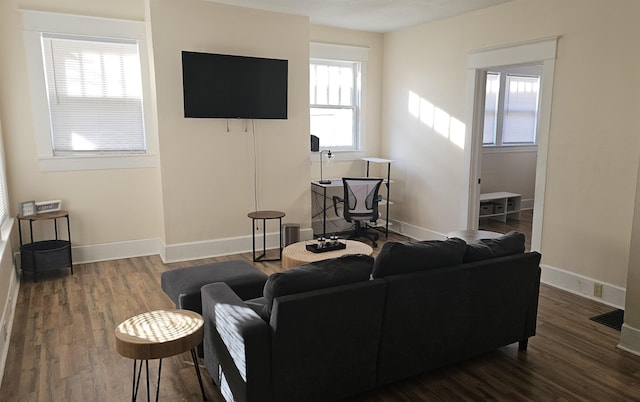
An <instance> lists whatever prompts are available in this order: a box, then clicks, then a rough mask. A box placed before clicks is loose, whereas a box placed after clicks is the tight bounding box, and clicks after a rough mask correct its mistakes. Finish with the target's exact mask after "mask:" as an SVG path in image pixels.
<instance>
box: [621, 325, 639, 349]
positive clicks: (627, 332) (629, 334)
mask: <svg viewBox="0 0 640 402" xmlns="http://www.w3.org/2000/svg"><path fill="white" fill-rule="evenodd" d="M618 349H621V350H624V351H625V352H629V353H632V354H634V355H636V356H640V329H638V328H634V327H632V326H630V325H628V324H626V323H625V324H622V330H621V332H620V343H619V344H618Z"/></svg>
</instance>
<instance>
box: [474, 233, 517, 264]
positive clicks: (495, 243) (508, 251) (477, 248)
mask: <svg viewBox="0 0 640 402" xmlns="http://www.w3.org/2000/svg"><path fill="white" fill-rule="evenodd" d="M524 240H525V238H524V234H522V233H519V232H515V231H511V232H509V233H507V234H505V235H503V236H500V237H496V238H494V239H481V240H478V241H477V242H475V243H470V244H467V248H466V252H465V254H464V262H465V263H467V262H474V261H481V260H486V259H488V258H496V257H506V256H508V255H515V254H522V253H524V250H525V246H524Z"/></svg>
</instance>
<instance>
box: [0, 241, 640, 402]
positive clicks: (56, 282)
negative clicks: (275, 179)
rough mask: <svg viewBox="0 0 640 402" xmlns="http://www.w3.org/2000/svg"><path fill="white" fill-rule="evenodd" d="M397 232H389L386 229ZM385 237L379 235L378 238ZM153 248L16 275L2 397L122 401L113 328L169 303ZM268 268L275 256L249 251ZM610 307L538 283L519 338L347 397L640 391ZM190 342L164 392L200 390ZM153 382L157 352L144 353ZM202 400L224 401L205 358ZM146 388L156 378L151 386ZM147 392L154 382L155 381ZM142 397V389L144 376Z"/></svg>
mask: <svg viewBox="0 0 640 402" xmlns="http://www.w3.org/2000/svg"><path fill="white" fill-rule="evenodd" d="M390 238H391V239H398V237H397V236H395V235H392V236H390ZM381 245H382V242H380V246H379V247H378V249H379V248H380V247H381ZM234 258H241V259H245V260H247V261H249V262H251V254H250V253H247V254H241V255H234V256H226V257H220V258H210V259H205V260H200V261H189V262H182V263H176V264H168V265H165V264H163V263H162V261H161V260H160V258H159V257H158V256H151V257H139V258H129V259H123V260H116V261H107V262H99V263H93V264H82V265H77V266H76V267H75V268H74V272H75V273H74V275H73V276H71V275H69V274H68V272H65V271H62V272H60V273H51V274H48V275H46V276H45V275H43V276H42V278H39V282H38V283H35V284H34V283H33V282H32V281H31V278H30V277H27V278H25V280H24V281H23V282H22V284H21V287H20V294H19V300H18V304H17V307H16V314H15V322H14V324H13V331H12V334H11V344H10V349H9V355H8V358H7V364H6V368H5V373H4V378H3V381H2V386H1V387H0V401H123V400H127V399H129V398H130V397H131V375H132V369H133V362H132V361H131V360H130V359H126V358H124V357H121V356H120V355H119V354H118V353H117V352H116V350H115V339H114V330H115V327H116V326H117V325H118V324H119V323H120V322H121V321H123V320H125V319H127V318H129V317H131V316H133V315H135V314H138V313H142V312H144V311H148V310H154V309H161V308H173V307H174V306H173V304H172V302H171V301H170V300H169V298H168V297H167V296H166V295H165V294H164V293H163V292H162V290H161V288H160V274H161V273H162V272H163V271H165V270H168V269H172V268H176V267H181V266H189V265H193V264H196V263H206V262H213V261H222V260H229V259H234ZM256 266H257V267H258V268H260V269H261V270H263V271H264V272H267V273H272V272H276V271H279V270H281V268H280V263H279V262H268V263H257V264H256ZM610 310H611V308H610V307H608V306H605V305H602V304H599V303H597V302H594V301H592V300H588V299H584V298H581V297H578V296H575V295H572V294H569V293H566V292H563V291H560V290H558V289H555V288H552V287H549V286H545V285H543V286H542V289H541V293H540V307H539V313H538V328H537V335H536V336H535V337H533V338H531V340H530V341H529V348H528V350H527V351H526V352H524V353H522V352H518V350H517V344H514V345H510V346H507V347H504V348H501V349H499V350H496V351H494V352H491V353H489V354H486V355H483V356H479V357H477V358H474V359H471V360H467V361H464V362H461V363H458V364H455V365H451V366H448V367H444V368H441V369H438V370H435V371H432V372H427V373H424V374H422V375H420V376H417V377H414V378H410V379H407V380H404V381H401V382H398V383H396V384H393V385H390V386H387V387H383V388H380V389H376V390H373V391H370V392H366V393H364V394H361V395H357V396H355V397H353V398H350V400H351V401H380V402H382V401H433V400H438V401H454V400H504V401H516V400H525V401H526V400H529V401H549V400H565V401H570V400H571V401H572V400H578V401H630V400H640V357H638V356H634V355H631V354H629V353H626V352H623V351H621V350H619V349H617V348H616V344H617V343H618V340H619V336H620V333H619V332H618V331H616V330H614V329H610V328H608V327H606V326H603V325H601V324H597V323H595V322H593V321H590V320H589V317H591V316H594V315H597V314H600V313H604V312H607V311H610ZM189 361H190V355H189V354H188V353H186V354H183V355H179V356H175V357H172V358H168V359H165V360H163V367H162V380H161V389H160V400H163V401H178V400H182V401H199V400H201V396H200V391H199V386H198V383H197V379H196V375H195V371H194V369H193V365H192V364H189ZM150 369H151V378H152V387H153V384H154V383H155V376H156V375H157V363H156V362H155V361H152V362H151V363H150ZM202 375H203V379H204V381H205V391H206V393H207V396H208V398H209V400H210V401H221V400H222V398H221V396H220V394H219V393H218V391H217V390H216V389H215V388H214V387H213V385H212V382H211V379H210V377H209V375H208V373H207V371H206V370H203V371H202ZM152 389H153V388H152ZM152 393H153V391H152ZM139 398H141V399H146V390H145V389H144V387H143V386H142V385H141V390H140V394H139Z"/></svg>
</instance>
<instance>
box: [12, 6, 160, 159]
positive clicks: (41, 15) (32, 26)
mask: <svg viewBox="0 0 640 402" xmlns="http://www.w3.org/2000/svg"><path fill="white" fill-rule="evenodd" d="M20 11H21V12H22V16H23V30H24V31H23V34H24V43H25V51H26V58H27V73H28V76H29V87H30V92H31V101H32V110H33V122H34V132H35V140H36V141H35V142H36V157H37V159H38V162H39V165H40V170H41V171H67V170H89V169H118V168H147V167H156V166H157V164H158V162H157V149H158V146H157V133H156V126H155V124H154V123H153V119H152V112H151V109H152V105H151V103H152V101H153V99H152V97H151V82H150V66H149V59H148V50H147V44H146V39H145V35H146V29H145V25H144V23H143V22H140V21H129V20H118V19H110V18H100V17H87V16H78V15H71V14H58V13H50V12H42V11H32V10H20ZM43 33H50V34H60V35H75V36H79V37H87V38H90V37H97V38H113V39H114V40H135V41H137V43H138V49H139V56H140V69H141V76H142V99H143V124H144V127H145V129H144V130H145V133H144V136H145V139H144V140H145V143H146V152H144V153H143V154H140V153H137V154H131V153H113V152H105V153H101V152H95V153H86V152H82V153H77V154H71V155H66V154H65V155H56V154H54V151H53V144H52V132H51V122H50V117H49V116H50V115H49V104H48V99H47V90H46V78H45V77H46V72H45V65H44V60H43V56H42V34H43Z"/></svg>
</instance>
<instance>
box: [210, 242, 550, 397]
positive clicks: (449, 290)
mask: <svg viewBox="0 0 640 402" xmlns="http://www.w3.org/2000/svg"><path fill="white" fill-rule="evenodd" d="M539 264H540V254H538V253H536V252H530V253H524V236H523V235H521V234H519V233H515V232H512V233H509V234H507V235H505V236H503V237H501V238H498V239H492V240H482V241H480V242H478V243H474V244H472V245H467V244H466V243H465V242H464V241H462V240H460V239H448V240H444V241H424V242H412V243H396V242H387V243H385V244H384V246H383V247H382V249H381V250H380V253H379V254H378V256H377V257H376V259H375V261H374V260H373V258H371V257H368V256H363V255H351V256H345V257H341V258H338V259H333V260H326V261H321V262H318V263H312V264H307V265H303V266H301V267H297V268H294V269H292V270H288V271H284V272H280V273H276V274H273V275H271V276H270V277H269V279H268V280H267V283H266V284H265V287H264V290H263V293H262V294H261V295H256V298H255V299H251V300H247V301H242V300H241V299H240V298H239V297H238V296H237V295H236V294H235V293H234V292H233V291H232V290H231V289H230V288H229V287H228V286H227V285H226V284H224V283H215V284H211V285H206V286H204V287H202V306H203V316H204V319H205V340H204V352H205V364H206V367H207V369H208V371H209V373H210V375H211V377H212V378H213V380H214V382H215V384H216V385H217V386H218V387H219V389H220V392H221V393H222V394H223V396H224V397H225V399H227V400H235V401H274V402H276V401H328V400H337V399H341V398H344V397H347V396H350V395H354V394H357V393H359V392H363V391H366V390H369V389H372V388H375V387H378V386H381V385H385V384H389V383H391V382H394V381H397V380H400V379H403V378H406V377H408V376H411V375H415V374H419V373H421V372H424V371H426V370H431V369H435V368H437V367H441V366H443V365H446V364H450V363H454V362H458V361H461V360H464V359H468V358H470V357H473V356H476V355H479V354H483V353H486V352H489V351H491V350H493V349H496V348H499V347H502V346H505V345H509V344H511V343H515V342H519V346H520V349H526V347H527V341H528V338H529V337H531V336H533V335H535V330H536V316H537V307H538V293H539V286H540V267H539Z"/></svg>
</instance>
